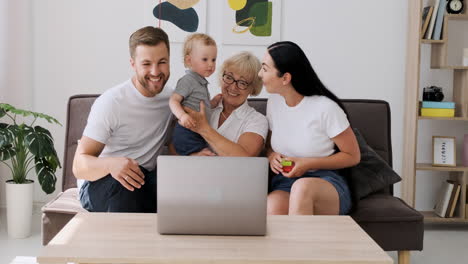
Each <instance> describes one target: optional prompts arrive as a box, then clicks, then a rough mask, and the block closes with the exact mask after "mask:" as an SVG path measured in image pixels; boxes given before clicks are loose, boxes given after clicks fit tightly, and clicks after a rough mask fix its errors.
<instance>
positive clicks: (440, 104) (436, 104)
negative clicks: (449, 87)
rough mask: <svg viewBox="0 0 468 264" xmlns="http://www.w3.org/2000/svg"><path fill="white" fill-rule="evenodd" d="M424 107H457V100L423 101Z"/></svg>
mask: <svg viewBox="0 0 468 264" xmlns="http://www.w3.org/2000/svg"><path fill="white" fill-rule="evenodd" d="M422 108H444V109H455V102H434V101H422Z"/></svg>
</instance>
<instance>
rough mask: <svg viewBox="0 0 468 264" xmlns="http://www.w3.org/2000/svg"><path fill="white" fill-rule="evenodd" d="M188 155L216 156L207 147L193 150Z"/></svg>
mask: <svg viewBox="0 0 468 264" xmlns="http://www.w3.org/2000/svg"><path fill="white" fill-rule="evenodd" d="M190 156H217V155H216V153H214V152H213V151H211V150H210V149H209V148H204V149H202V150H200V151H199V152H194V153H192V154H190Z"/></svg>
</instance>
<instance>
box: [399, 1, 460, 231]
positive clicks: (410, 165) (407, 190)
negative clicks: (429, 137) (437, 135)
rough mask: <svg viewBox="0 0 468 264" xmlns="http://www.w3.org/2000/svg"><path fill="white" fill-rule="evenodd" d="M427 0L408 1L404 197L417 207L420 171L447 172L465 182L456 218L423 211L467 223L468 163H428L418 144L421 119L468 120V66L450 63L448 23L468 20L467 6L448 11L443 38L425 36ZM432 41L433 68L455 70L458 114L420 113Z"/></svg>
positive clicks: (431, 218) (429, 217)
mask: <svg viewBox="0 0 468 264" xmlns="http://www.w3.org/2000/svg"><path fill="white" fill-rule="evenodd" d="M422 9H423V1H422V0H415V1H409V2H408V12H409V21H408V25H409V29H408V40H407V61H406V98H405V128H404V131H405V132H404V133H405V138H404V142H403V144H404V150H403V173H402V174H403V182H402V198H403V200H405V201H406V202H407V203H408V204H409V205H411V206H413V207H415V201H416V199H415V198H416V197H415V193H416V188H417V184H416V174H417V172H418V171H436V172H440V175H441V176H442V177H441V179H443V180H445V178H446V177H444V176H446V175H448V177H449V178H450V179H451V180H454V181H457V182H458V183H460V184H461V192H460V196H459V198H458V199H459V203H458V205H457V207H456V210H455V214H454V217H453V218H442V217H439V216H437V215H436V214H435V213H434V212H432V211H429V212H421V213H422V214H423V215H424V221H425V223H434V224H466V223H468V215H465V214H466V207H467V206H468V204H466V201H467V183H468V167H462V166H456V167H435V166H432V164H428V163H416V160H417V159H416V157H417V144H418V124H419V122H420V121H421V122H442V121H443V122H447V123H448V125H450V122H454V121H468V67H467V66H461V65H449V63H448V56H447V55H448V42H449V36H448V25H449V23H450V22H451V21H455V20H467V21H468V13H467V9H468V8H467V7H465V10H464V11H463V13H462V14H459V15H447V14H446V16H445V19H444V24H443V29H442V40H426V39H421V38H420V36H421V34H420V29H421V15H422ZM422 44H429V45H431V66H430V67H431V69H448V70H453V101H454V102H455V117H450V118H447V117H423V116H420V113H419V101H420V98H418V96H419V94H420V93H419V89H422V88H421V87H420V84H419V81H420V80H419V78H420V68H421V62H420V56H421V55H420V52H421V45H422Z"/></svg>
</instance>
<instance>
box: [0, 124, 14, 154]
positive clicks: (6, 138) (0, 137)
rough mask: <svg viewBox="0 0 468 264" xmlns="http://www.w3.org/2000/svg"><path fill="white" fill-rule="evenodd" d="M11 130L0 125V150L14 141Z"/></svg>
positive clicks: (6, 125) (5, 125)
mask: <svg viewBox="0 0 468 264" xmlns="http://www.w3.org/2000/svg"><path fill="white" fill-rule="evenodd" d="M14 136H15V135H14V134H13V129H12V128H10V125H8V124H4V123H0V148H2V147H3V146H6V145H8V144H12V143H13V140H14Z"/></svg>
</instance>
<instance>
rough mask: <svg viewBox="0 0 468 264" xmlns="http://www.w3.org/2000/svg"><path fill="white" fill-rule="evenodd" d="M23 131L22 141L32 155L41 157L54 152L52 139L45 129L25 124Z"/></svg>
mask: <svg viewBox="0 0 468 264" xmlns="http://www.w3.org/2000/svg"><path fill="white" fill-rule="evenodd" d="M24 132H25V136H24V142H25V143H26V146H27V147H28V149H29V151H31V153H32V154H33V155H34V156H36V157H37V158H43V157H46V156H50V155H54V154H55V149H54V141H53V139H52V135H51V134H50V132H49V131H48V130H47V129H45V128H42V127H40V126H35V127H29V126H25V127H24Z"/></svg>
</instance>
